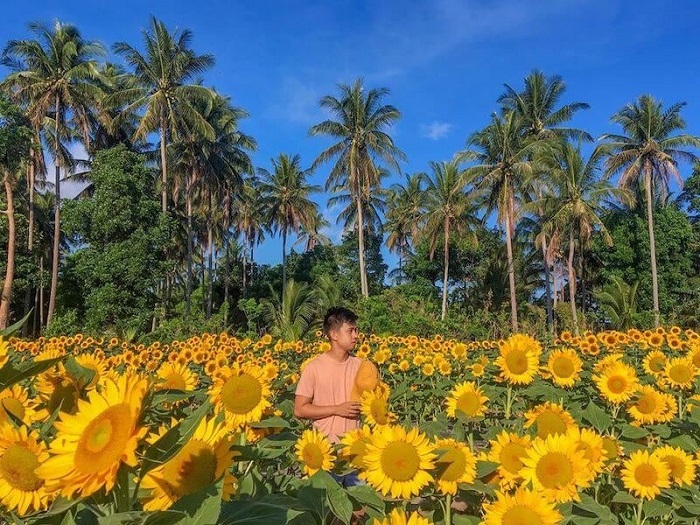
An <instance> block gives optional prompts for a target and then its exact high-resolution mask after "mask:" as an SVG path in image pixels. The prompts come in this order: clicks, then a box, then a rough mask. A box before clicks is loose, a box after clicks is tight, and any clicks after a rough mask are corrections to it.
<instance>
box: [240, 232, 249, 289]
mask: <svg viewBox="0 0 700 525" xmlns="http://www.w3.org/2000/svg"><path fill="white" fill-rule="evenodd" d="M247 244H248V243H247V242H246V240H245V237H244V238H243V246H242V248H243V250H242V251H243V282H242V285H241V291H242V292H243V293H245V289H246V285H247V284H248V283H247V280H248V279H247V273H248V272H247V270H248V269H247V263H248V260H247V259H248V246H247Z"/></svg>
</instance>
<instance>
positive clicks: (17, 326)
mask: <svg viewBox="0 0 700 525" xmlns="http://www.w3.org/2000/svg"><path fill="white" fill-rule="evenodd" d="M33 311H34V308H32V309H31V310H29V312H27V315H25V316H24V317H22V319H20V320H19V321H17V322H16V323H15V324H13V325H10V326H8V327H7V328H5V329H3V330H0V337H4V338H8V337H10V336H12V335H13V334H14V333H15V332H16V331H17V330H19V329H20V328H22V327H23V326H24V323H26V322H27V319H29V316H30V315H32V312H33Z"/></svg>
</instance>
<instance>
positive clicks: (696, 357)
mask: <svg viewBox="0 0 700 525" xmlns="http://www.w3.org/2000/svg"><path fill="white" fill-rule="evenodd" d="M693 364H694V365H695V366H696V367H699V368H700V352H699V351H697V350H696V351H695V353H694V354H693Z"/></svg>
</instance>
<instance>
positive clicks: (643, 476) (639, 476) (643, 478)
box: [634, 463, 659, 487]
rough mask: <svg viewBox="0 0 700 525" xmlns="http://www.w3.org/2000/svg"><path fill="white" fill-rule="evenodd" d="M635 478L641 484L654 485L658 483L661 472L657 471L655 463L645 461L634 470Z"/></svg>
mask: <svg viewBox="0 0 700 525" xmlns="http://www.w3.org/2000/svg"><path fill="white" fill-rule="evenodd" d="M634 479H635V480H636V481H637V483H639V484H640V485H644V486H645V487H652V486H654V485H656V482H657V480H658V479H659V473H658V472H656V468H654V466H653V465H649V464H648V463H643V464H641V465H639V466H638V467H637V468H636V469H635V470H634Z"/></svg>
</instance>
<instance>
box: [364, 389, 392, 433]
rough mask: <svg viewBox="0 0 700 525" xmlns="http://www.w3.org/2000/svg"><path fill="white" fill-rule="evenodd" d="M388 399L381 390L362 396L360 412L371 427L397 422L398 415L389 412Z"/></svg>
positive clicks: (365, 393)
mask: <svg viewBox="0 0 700 525" xmlns="http://www.w3.org/2000/svg"><path fill="white" fill-rule="evenodd" d="M388 397H389V396H388V395H386V394H385V393H383V392H382V391H381V390H380V389H379V388H375V389H374V390H372V391H368V392H364V393H363V394H362V399H361V401H360V412H361V413H362V415H363V416H364V418H365V421H366V422H367V424H368V425H370V426H371V427H380V426H383V425H391V424H392V423H393V422H394V421H396V414H393V413H392V412H391V411H389V406H388V405H389V399H388Z"/></svg>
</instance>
